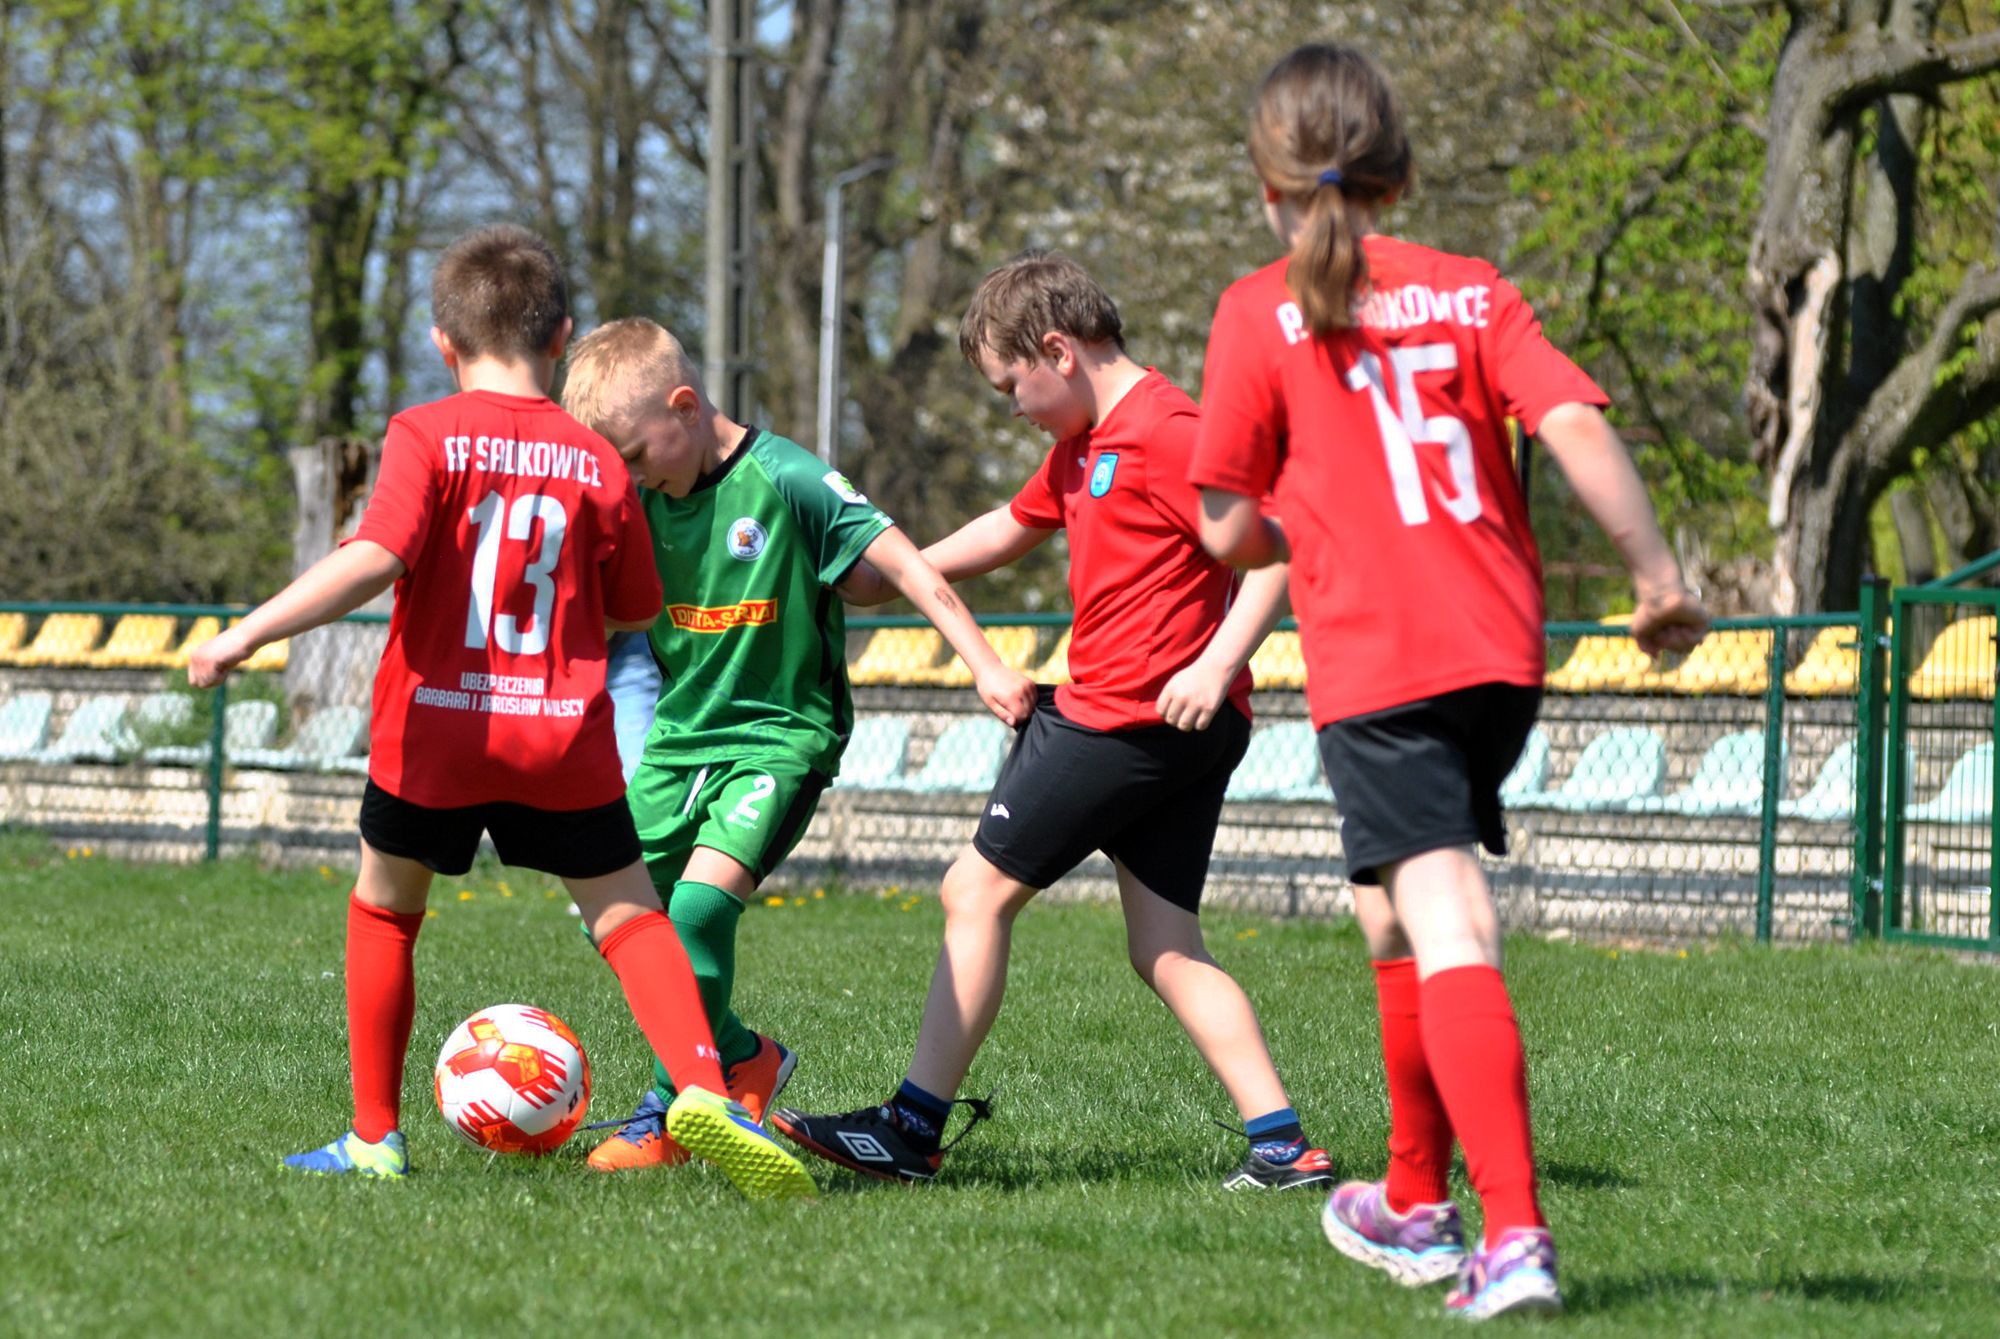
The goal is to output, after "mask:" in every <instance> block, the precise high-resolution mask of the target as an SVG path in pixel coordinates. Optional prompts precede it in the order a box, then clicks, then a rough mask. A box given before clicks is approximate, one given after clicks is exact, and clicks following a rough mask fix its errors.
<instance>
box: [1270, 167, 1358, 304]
mask: <svg viewBox="0 0 2000 1339" xmlns="http://www.w3.org/2000/svg"><path fill="white" fill-rule="evenodd" d="M1364 212H1365V211H1364V207H1363V206H1362V205H1360V204H1358V203H1356V202H1355V201H1354V200H1352V199H1350V198H1349V197H1348V196H1347V194H1346V193H1345V192H1344V191H1343V190H1342V189H1341V187H1340V185H1339V184H1337V183H1328V184H1325V185H1322V186H1320V187H1319V188H1318V189H1317V190H1315V191H1314V192H1313V193H1312V195H1311V197H1310V199H1309V201H1308V203H1307V205H1306V207H1305V226H1304V227H1303V228H1301V229H1300V230H1299V235H1298V238H1297V240H1296V241H1295V242H1294V243H1293V245H1292V261H1291V264H1289V265H1287V266H1286V267H1285V287H1286V288H1288V289H1290V290H1291V293H1292V297H1293V298H1295V299H1297V301H1298V304H1299V312H1300V314H1301V315H1303V316H1304V317H1305V318H1306V326H1307V328H1308V329H1310V330H1311V331H1312V332H1313V333H1314V334H1315V335H1330V334H1332V333H1333V332H1334V331H1336V330H1345V329H1347V328H1348V327H1350V326H1352V325H1353V324H1354V301H1355V298H1356V296H1357V295H1358V294H1359V293H1360V292H1361V290H1362V288H1363V286H1364V285H1365V284H1366V283H1367V281H1368V253H1367V251H1366V250H1364V249H1363V248H1362V245H1361V237H1362V231H1363V228H1362V225H1363V222H1364V217H1363V215H1364Z"/></svg>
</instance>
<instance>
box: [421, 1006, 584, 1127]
mask: <svg viewBox="0 0 2000 1339" xmlns="http://www.w3.org/2000/svg"><path fill="white" fill-rule="evenodd" d="M435 1087H436V1091H437V1104H438V1111H439V1112H440V1113H441V1114H442V1115H443V1116H444V1123H445V1124H446V1125H449V1126H450V1127H451V1128H452V1130H453V1131H454V1132H455V1133H457V1135H458V1136H459V1137H460V1138H461V1139H463V1140H465V1142H466V1143H468V1144H471V1145H472V1146H473V1147H474V1148H478V1149H484V1150H486V1151H488V1152H491V1153H525V1154H529V1155H531V1156H535V1155H540V1154H543V1153H549V1152H553V1151H554V1150H555V1149H557V1148H559V1147H561V1146H562V1143H563V1141H564V1140H566V1139H568V1138H569V1137H570V1136H571V1135H572V1134H575V1133H576V1128H577V1126H579V1125H581V1124H582V1123H583V1117H584V1113H585V1112H586V1111H587V1110H589V1108H590V1061H589V1060H588V1059H587V1058H586V1057H585V1056H584V1054H583V1043H582V1042H580V1041H578V1040H577V1039H576V1034H575V1033H574V1032H572V1031H570V1030H569V1024H567V1023H565V1022H563V1021H562V1019H560V1018H557V1017H556V1016H555V1015H554V1014H552V1013H550V1012H549V1011H548V1010H546V1009H537V1008H535V1007H534V1006H533V1005H529V1004H496V1005H494V1006H493V1007H492V1008H490V1009H481V1010H480V1011H479V1012H478V1013H476V1014H474V1015H473V1016H472V1017H470V1018H468V1019H466V1020H465V1021H464V1022H463V1023H460V1024H459V1025H458V1026H457V1027H456V1028H454V1029H453V1030H452V1034H451V1035H450V1036H449V1037H447V1038H445V1043H444V1049H443V1050H441V1051H439V1052H438V1059H437V1070H436V1074H435Z"/></svg>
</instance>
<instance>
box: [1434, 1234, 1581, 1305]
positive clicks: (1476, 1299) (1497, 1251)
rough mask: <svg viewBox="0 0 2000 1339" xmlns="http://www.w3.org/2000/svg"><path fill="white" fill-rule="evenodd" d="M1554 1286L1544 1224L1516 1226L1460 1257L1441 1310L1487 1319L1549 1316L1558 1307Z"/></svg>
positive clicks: (1560, 1301)
mask: <svg viewBox="0 0 2000 1339" xmlns="http://www.w3.org/2000/svg"><path fill="white" fill-rule="evenodd" d="M1562 1306H1563V1299H1562V1293H1561V1292H1560V1291H1558V1290H1557V1288H1556V1244H1555V1241H1554V1240H1553V1239H1552V1238H1550V1236H1549V1230H1548V1229H1547V1228H1545V1227H1517V1228H1510V1229H1509V1230H1507V1231H1505V1232H1502V1233H1501V1234H1500V1240H1498V1241H1496V1242H1494V1243H1493V1245H1492V1246H1490V1247H1489V1246H1487V1245H1486V1244H1485V1243H1484V1242H1482V1243H1481V1244H1480V1247H1479V1249H1478V1250H1476V1251H1474V1252H1473V1253H1472V1254H1471V1255H1469V1256H1467V1257H1466V1261H1465V1263H1464V1264H1463V1265H1461V1266H1460V1267H1459V1271H1458V1283H1457V1284H1456V1285H1455V1286H1454V1287H1453V1288H1452V1290H1451V1291H1450V1292H1449V1293H1448V1294H1446V1295H1445V1299H1444V1309H1445V1312H1446V1314H1448V1315H1453V1316H1462V1317H1464V1318H1465V1319H1466V1320H1489V1319H1491V1318H1492V1317H1494V1316H1499V1315H1504V1314H1506V1313H1507V1312H1510V1311H1517V1312H1520V1313H1522V1314H1523V1315H1532V1314H1537V1313H1539V1314H1544V1315H1553V1314H1555V1313H1556V1312H1558V1311H1561V1310H1562Z"/></svg>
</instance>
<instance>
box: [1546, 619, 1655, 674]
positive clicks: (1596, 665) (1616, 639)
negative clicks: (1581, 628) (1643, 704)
mask: <svg viewBox="0 0 2000 1339" xmlns="http://www.w3.org/2000/svg"><path fill="white" fill-rule="evenodd" d="M1631 621H1632V616H1631V615H1630V614H1613V615H1612V616H1611V617H1610V618H1607V619H1605V620H1604V622H1605V623H1606V624H1607V625H1611V626H1620V625H1623V624H1626V623H1630V622H1631ZM1544 682H1545V684H1546V686H1547V688H1548V690H1549V691H1550V692H1552V693H1637V692H1645V691H1650V690H1652V689H1657V688H1665V687H1666V686H1667V675H1665V674H1663V673H1661V672H1660V671H1659V670H1657V669H1655V668H1654V666H1653V659H1652V657H1651V656H1648V655H1647V654H1646V653H1645V652H1644V651H1641V650H1640V649H1639V644H1638V643H1637V642H1635V641H1633V640H1632V639H1631V638H1630V637H1626V636H1609V635H1594V636H1586V637H1579V638H1577V641H1576V649H1575V650H1574V651H1572V652H1570V657H1569V659H1568V660H1566V661H1564V662H1563V663H1562V665H1561V666H1559V667H1558V668H1556V669H1552V670H1550V671H1549V673H1548V678H1547V679H1546V680H1545V681H1544Z"/></svg>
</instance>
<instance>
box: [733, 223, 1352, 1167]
mask: <svg viewBox="0 0 2000 1339" xmlns="http://www.w3.org/2000/svg"><path fill="white" fill-rule="evenodd" d="M959 348H960V349H961V350H962V351H963V352H964V354H965V357H966V360H967V361H968V362H971V363H972V364H973V365H974V366H975V367H977V368H978V369H979V371H980V373H981V375H983V376H984V377H985V378H986V380H987V381H988V382H990V383H991V384H992V386H993V388H994V390H996V391H998V392H999V393H1000V394H1002V395H1004V396H1007V397H1008V398H1009V399H1010V401H1011V402H1012V404H1013V406H1014V412H1015V414H1016V415H1018V416H1020V417H1023V418H1026V419H1028V420H1030V421H1031V422H1033V423H1034V424H1035V425H1036V426H1037V427H1040V428H1042V429H1043V430H1044V431H1046V432H1048V433H1050V434H1051V435H1053V436H1054V437H1056V438H1057V442H1056V445H1055V448H1054V449H1053V450H1052V451H1050V452H1049V455H1048V458H1047V460H1046V461H1045V462H1044V463H1043V465H1042V468H1041V469H1040V470H1039V471H1037V472H1036V474H1035V475H1034V477H1033V478H1031V479H1030V480H1029V481H1028V482H1027V484H1026V485H1025V486H1024V487H1023V488H1022V489H1021V491H1020V493H1019V494H1018V495H1017V496H1016V497H1015V498H1014V500H1013V502H1012V503H1010V504H1009V505H1007V506H1004V507H1000V508H998V509H997V510H994V511H991V512H988V513H987V514H986V515H984V516H981V517H979V518H978V519H977V520H975V521H972V522H971V523H970V524H968V525H966V526H964V527H962V528H961V529H959V530H958V531H957V532H955V533H954V534H952V535H950V536H949V537H947V538H945V539H942V540H940V541H938V542H937V543H936V544H933V545H931V546H930V547H929V548H928V549H925V550H924V556H925V557H926V558H928V559H930V561H931V563H932V564H933V565H934V566H935V567H936V568H937V569H938V571H940V572H942V573H943V574H944V575H945V577H946V578H947V579H949V580H952V581H959V580H963V579H964V578H966V577H972V576H978V575H979V574H981V573H984V572H990V571H992V570H993V569H995V568H997V567H1002V566H1005V565H1006V564H1008V563H1011V562H1014V561H1016V560H1018V559H1019V558H1020V557H1021V556H1022V555H1024V554H1026V553H1027V552H1028V551H1029V550H1030V549H1032V548H1034V547H1035V546H1036V545H1038V544H1040V543H1042V542H1044V541H1045V540H1047V539H1048V538H1049V536H1051V535H1053V534H1054V533H1055V532H1056V531H1057V530H1067V531H1068V533H1069V544H1070V569H1069V586H1070V596H1071V599H1072V601H1073V603H1074V606H1075V621H1074V624H1073V633H1072V636H1071V641H1070V650H1069V668H1070V674H1071V682H1069V683H1067V684H1064V685H1063V686H1062V687H1060V688H1055V689H1047V688H1045V689H1043V690H1042V691H1041V695H1040V698H1039V701H1038V703H1037V705H1036V708H1035V711H1034V714H1033V715H1032V716H1030V717H1029V718H1028V720H1027V723H1026V724H1025V725H1024V726H1022V727H1021V728H1020V732H1019V734H1018V737H1017V738H1016V740H1015V742H1014V747H1013V750H1012V752H1011V753H1010V754H1009V756H1008V758H1007V761H1006V764H1005V766H1004V767H1003V768H1002V770H1001V773H1000V779H999V781H998V782H997V783H996V784H995V786H994V788H993V794H992V796H991V797H990V799H989V800H988V802H987V805H986V809H985V813H984V815H983V816H982V817H981V818H980V820H979V828H978V831H977V832H976V833H975V834H974V835H973V838H972V845H971V847H970V848H969V849H968V850H967V851H966V852H965V853H964V854H963V855H961V856H960V857H959V858H958V860H957V862H956V863H955V864H953V866H952V867H951V870H950V871H949V872H948V873H947V874H946V875H945V879H944V888H943V899H944V908H945V940H944V947H943V949H942V951H941V952H940V953H939V955H938V964H937V969H936V972H935V974H934V975H933V976H932V978H931V988H930V998H929V1000H928V1001H927V1002H926V1004H925V1006H924V1017H923V1024H922V1027H921V1029H920V1031H919V1032H918V1035H917V1047H916V1055H915V1057H914V1058H913V1059H912V1060H911V1062H910V1069H909V1073H908V1076H907V1077H906V1078H905V1080H904V1082H903V1085H902V1087H901V1089H900V1090H899V1091H898V1092H897V1093H896V1094H895V1096H894V1097H892V1098H891V1099H890V1100H889V1102H888V1104H887V1105H885V1106H881V1107H864V1108H862V1109H861V1110H859V1111H854V1112H849V1113H846V1114H844V1115H835V1116H809V1115H806V1114H805V1113H803V1112H799V1111H792V1110H780V1111H777V1112H774V1113H773V1114H772V1117H771V1123H772V1124H773V1125H774V1126H776V1127H777V1128H778V1129H779V1130H780V1131H781V1132H783V1133H784V1134H786V1135H789V1136H790V1137H791V1138H792V1139H794V1140H796V1141H798V1142H799V1143H800V1144H801V1145H803V1146H804V1147H806V1148H808V1149H810V1150H812V1151H813V1152H815V1153H818V1154H819V1155H820V1156H822V1157H825V1158H828V1159H830V1160H832V1161H834V1162H837V1163H839V1164H841V1165H842V1166H845V1167H850V1168H853V1169H854V1170H856V1171H860V1172H866V1173H868V1174H870V1175H873V1176H878V1177H882V1178H884V1179H891V1180H894V1179H903V1180H928V1179H930V1177H932V1176H933V1175H935V1173H936V1171H937V1168H938V1165H939V1162H940V1157H941V1154H940V1135H941V1133H942V1131H943V1128H944V1124H945V1119H946V1117H947V1116H948V1115H949V1113H950V1109H951V1107H952V1106H953V1105H954V1102H955V1099H956V1098H957V1094H958V1090H959V1085H960V1083H962V1082H963V1080H964V1078H965V1072H966V1070H967V1069H968V1068H969V1067H970V1066H971V1064H972V1060H973V1057H974V1055H975V1054H977V1052H978V1050H979V1046H980V1043H981V1042H983V1041H984V1040H985V1039H986V1034H987V1031H988V1030H989V1029H990V1028H991V1027H992V1025H993V1020H994V1017H995V1016H996V1015H997V1014H998V1012H999V1009H1000V997H1001V993H1002V992H1003V991H1004V990H1005V988H1006V982H1007V953H1008V947H1009V943H1010V936H1011V934H1012V931H1013V924H1014V918H1015V916H1017V915H1018V914H1019V913H1020V911H1021V909H1022V908H1023V907H1025V906H1026V905H1027V904H1028V902H1029V901H1030V899H1032V898H1033V897H1034V896H1035V894H1036V893H1037V892H1039V891H1040V890H1041V889H1043V888H1046V887H1048V886H1049V885H1050V884H1052V883H1054V882H1055V881H1056V880H1057V879H1059V878H1061V877H1062V876H1063V875H1064V874H1066V873H1068V872H1069V871H1070V870H1071V869H1074V868H1075V867H1076V865H1077V863H1078V862H1079V861H1081V860H1082V859H1083V858H1084V857H1085V856H1087V855H1089V854H1090V852H1091V851H1093V850H1101V851H1103V852H1104V853H1105V854H1106V855H1108V856H1109V857H1110V858H1111V860H1112V864H1113V868H1114V869H1115V870H1116V871H1117V877H1118V891H1119V896H1120V899H1121V901H1122V902H1123V904H1124V910H1125V925H1126V935H1127V942H1128V946H1129V950H1130V955H1131V961H1132V966H1133V968H1134V970H1136V971H1137V972H1138V973H1139V976H1140V978H1141V979H1142V980H1144V981H1145V983H1146V984H1147V985H1148V986H1150V987H1152V989H1153V990H1154V991H1155V992H1156V993H1157V994H1158V995H1159V997H1160V999H1161V1000H1162V1001H1163V1002H1164V1003H1165V1004H1166V1006H1167V1007H1168V1008H1169V1009H1171V1010H1172V1011H1173V1013H1174V1016H1175V1017H1176V1018H1177V1019H1179V1020H1180V1023H1181V1025H1182V1026H1183V1027H1184V1028H1186V1029H1187V1032H1188V1036H1189V1037H1190V1038H1191V1039H1192V1040H1193V1042H1194V1044H1195V1048H1196V1049H1197V1050H1198V1051H1200V1052H1201V1056H1202V1059H1204V1060H1206V1061H1207V1062H1208V1065H1209V1067H1210V1068H1211V1069H1213V1070H1214V1071H1215V1074H1216V1077H1217V1078H1219V1079H1220V1080H1221V1081H1222V1084H1223V1087H1224V1088H1225V1089H1226V1090H1227V1091H1228V1093H1229V1097H1230V1099H1231V1100H1232V1101H1233V1102H1234V1103H1235V1105H1236V1109H1237V1111H1238V1112H1239V1113H1240V1114H1241V1115H1242V1117H1243V1120H1244V1126H1245V1130H1246V1133H1247V1134H1248V1135H1249V1138H1250V1145H1251V1147H1250V1151H1249V1153H1248V1155H1247V1156H1246V1158H1245V1160H1244V1162H1243V1165H1242V1166H1241V1167H1239V1168H1237V1169H1236V1170H1235V1171H1234V1172H1232V1173H1231V1174H1230V1175H1229V1176H1228V1177H1227V1178H1225V1180H1224V1182H1223V1184H1224V1185H1225V1186H1227V1187H1229V1188H1231V1189H1234V1188H1237V1187H1244V1186H1255V1187H1267V1188H1284V1187H1291V1186H1303V1185H1323V1184H1328V1183H1330V1182H1331V1181H1332V1179H1333V1169H1332V1165H1331V1163H1330V1162H1329V1161H1328V1159H1327V1156H1326V1153H1325V1152H1324V1151H1323V1150H1321V1149H1317V1148H1313V1147H1311V1146H1310V1145H1309V1143H1308V1141H1307V1139H1306V1137H1305V1132H1304V1130H1303V1129H1301V1127H1300V1125H1299V1119H1298V1116H1297V1114H1296V1113H1295V1112H1294V1111H1293V1110H1292V1104H1291V1099H1290V1098H1289V1097H1287V1096H1286V1094H1285V1088H1284V1085H1283V1084H1282V1083H1280V1082H1279V1080H1278V1072H1277V1070H1276V1068H1274V1067H1273V1065H1272V1064H1271V1057H1270V1053H1269V1051H1268V1050H1266V1048H1265V1045H1264V1034H1263V1030H1262V1029H1261V1028H1260V1027H1259V1025H1258V1022H1257V1015H1256V1012H1255V1011H1254V1010H1253V1009H1252V1008H1251V1006H1250V1001H1249V999H1248V998H1247V997H1246V996H1245V995H1244V993H1243V990H1242V988H1241V987H1240V986H1238V985H1237V984H1236V982H1235V981H1234V980H1232V979H1231V978H1230V976H1229V975H1228V973H1226V972H1224V971H1223V970H1222V968H1221V967H1220V966H1218V965H1217V964H1216V961H1215V959H1214V958H1212V957H1210V956H1209V953H1208V949H1207V947H1206V946H1205V945H1204V944H1203V942H1202V935H1201V922H1200V920H1199V919H1198V918H1197V912H1198V910H1199V908H1200V905H1201V892H1202V885H1203V883H1204V882H1205V881H1206V879H1207V876H1208V859H1209V852H1210V848H1211V847H1212V846H1213V845H1214V842H1215V828H1216V823H1217V820H1218V819H1219V818H1220V817H1221V813H1222V794H1223V789H1224V787H1225V786H1227V785H1228V782H1229V774H1230V773H1231V772H1232V771H1234V770H1235V767H1236V764H1237V763H1238V762H1239V761H1240V760H1241V759H1242V757H1243V751H1244V746H1245V745H1246V744H1247V743H1248V741H1249V737H1250V674H1249V671H1248V670H1247V669H1246V668H1245V664H1246V662H1247V661H1248V660H1249V658H1250V654H1251V652H1252V651H1254V650H1256V648H1257V644H1258V643H1259V642H1261V641H1262V640H1263V638H1264V635H1265V634H1266V633H1268V632H1269V631H1270V629H1271V627H1272V625H1273V624H1275V623H1276V622H1277V619H1278V616H1279V614H1280V613H1281V612H1282V604H1283V600H1284V574H1283V571H1282V569H1278V570H1274V571H1268V572H1260V573H1256V574H1253V575H1252V576H1251V577H1250V578H1248V579H1247V580H1246V581H1245V582H1244V583H1243V589H1242V590H1241V591H1240V592H1239V591H1237V590H1236V585H1237V583H1236V581H1235V580H1234V578H1233V576H1232V574H1231V573H1230V572H1229V570H1228V569H1227V568H1225V567H1224V566H1222V565H1221V564H1220V563H1217V562H1216V561H1214V560H1213V559H1211V558H1210V557H1209V556H1208V555H1207V554H1206V553H1204V552H1202V549H1201V544H1200V541H1199V538H1198V535H1197V531H1196V524H1197V497H1196V493H1195V490H1194V488H1193V486H1192V485H1190V484H1189V483H1188V482H1187V467H1188V459H1189V455H1190V453H1191V452H1192V451H1193V449H1194V441H1195V424H1196V410H1195V406H1194V402H1193V401H1192V400H1190V399H1188V397H1187V396H1186V395H1184V394H1182V393H1181V391H1180V390H1178V389H1177V388H1176V387H1175V386H1174V385H1173V383H1171V382H1169V381H1168V380H1167V379H1166V378H1165V377H1163V376H1161V375H1160V374H1159V373H1158V372H1155V371H1153V370H1151V369H1149V368H1145V367H1141V366H1140V365H1139V364H1137V363H1135V362H1133V361H1132V359H1131V358H1130V357H1128V356H1127V355H1126V353H1125V343H1124V336H1123V332H1122V327H1121V325H1120V322H1119V318H1118V309H1117V307H1115V306H1114V305H1113V304H1112V302H1111V299H1110V297H1109V296H1108V295H1107V294H1106V293H1105V292H1104V290H1103V289H1102V288H1101V287H1099V286H1098V284H1097V282H1096V281H1095V280H1093V279H1092V278H1091V277H1090V276H1089V275H1088V274H1087V273H1085V272H1084V270H1083V268H1082V267H1081V266H1079V265H1077V264H1076V263H1075V262H1074V261H1071V260H1069V259H1067V258H1066V257H1063V256H1058V255H1049V254H1045V253H1039V252H1030V253H1029V254H1027V255H1026V256H1023V257H1021V258H1020V259H1018V260H1015V261H1013V262H1011V263H1009V264H1007V265H1004V266H1002V267H1000V268H999V269H997V270H995V271H994V272H993V273H991V274H989V275H987V276H986V278H985V279H984V280H983V281H982V282H981V284H980V286H979V289H978V291H977V293H975V294H974V296H973V300H972V305H971V307H970V309H969V310H968V311H967V313H966V316H965V319H964V321H963V323H962V324H961V325H960V327H959ZM1232 596H1233V597H1234V602H1233V603H1232ZM970 1105H971V1106H972V1110H973V1112H974V1117H975V1119H977V1118H978V1117H979V1116H981V1115H983V1114H984V1106H983V1104H981V1103H977V1102H974V1103H971V1104H970Z"/></svg>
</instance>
